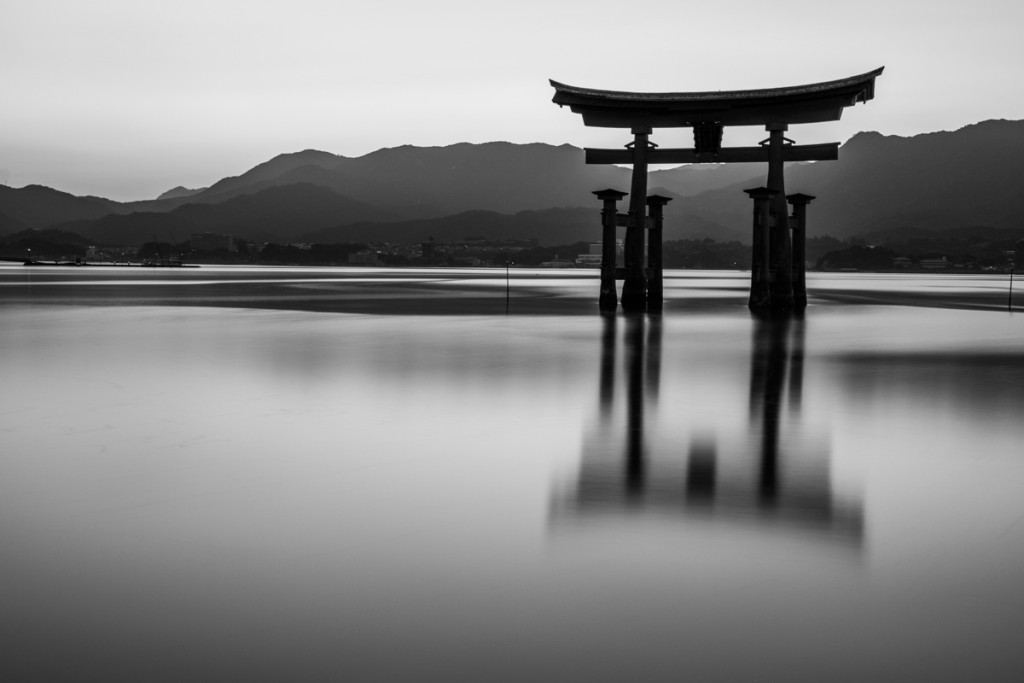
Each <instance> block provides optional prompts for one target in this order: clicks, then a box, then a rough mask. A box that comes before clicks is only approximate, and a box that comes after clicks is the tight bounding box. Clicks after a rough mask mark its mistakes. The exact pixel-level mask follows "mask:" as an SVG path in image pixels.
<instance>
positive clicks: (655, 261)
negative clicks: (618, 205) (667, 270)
mask: <svg viewBox="0 0 1024 683" xmlns="http://www.w3.org/2000/svg"><path fill="white" fill-rule="evenodd" d="M670 201H672V199H671V198H669V197H662V196H661V195H657V194H652V195H651V196H650V197H648V198H647V208H648V210H649V211H650V214H651V227H650V229H649V230H648V231H647V310H648V312H651V311H660V310H661V306H662V303H663V301H664V264H663V261H662V253H661V244H662V228H663V227H664V224H665V205H666V204H668V203H669V202H670Z"/></svg>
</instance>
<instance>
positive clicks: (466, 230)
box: [302, 207, 746, 246]
mask: <svg viewBox="0 0 1024 683" xmlns="http://www.w3.org/2000/svg"><path fill="white" fill-rule="evenodd" d="M598 215H599V214H598V213H597V212H595V210H594V208H593V207H591V208H582V207H577V208H567V209H543V210H538V211H520V212H518V213H515V214H512V215H508V214H500V213H496V212H494V211H480V210H477V211H466V212H463V213H459V214H455V215H453V216H443V217H441V218H421V219H414V220H411V221H401V222H394V223H355V224H352V225H342V226H335V227H331V228H324V229H321V230H316V231H313V232H310V233H307V234H305V235H303V237H302V241H304V242H320V243H333V242H414V243H415V242H425V241H427V240H428V239H429V238H431V237H433V238H434V239H435V240H438V241H441V242H444V241H454V240H464V239H467V238H477V239H487V240H529V239H536V240H537V241H538V243H539V244H540V245H541V246H553V245H558V244H573V243H575V242H599V241H600V239H601V237H600V223H599V218H598ZM689 218H690V219H689V220H679V221H674V222H673V223H671V224H668V225H666V226H665V231H664V239H665V240H679V239H705V238H709V237H710V238H712V239H715V240H717V241H729V240H740V241H743V240H745V238H746V235H744V234H740V233H738V232H735V231H732V230H730V229H729V228H725V227H723V226H721V225H717V224H714V223H709V222H707V221H704V220H702V219H700V218H699V217H689Z"/></svg>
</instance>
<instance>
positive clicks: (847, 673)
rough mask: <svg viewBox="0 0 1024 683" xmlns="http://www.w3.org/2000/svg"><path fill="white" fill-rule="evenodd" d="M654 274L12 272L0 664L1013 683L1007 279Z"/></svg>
mask: <svg viewBox="0 0 1024 683" xmlns="http://www.w3.org/2000/svg"><path fill="white" fill-rule="evenodd" d="M670 275H671V277H670V279H669V282H668V285H667V288H666V291H667V292H668V297H669V299H668V302H667V304H666V311H665V314H664V315H662V316H639V317H630V316H623V315H619V316H616V317H612V318H607V317H601V316H599V315H597V312H596V310H595V309H596V306H595V301H596V293H597V278H596V273H595V272H594V271H519V272H515V271H513V272H512V273H511V274H510V278H509V291H508V296H507V298H506V280H505V272H504V271H485V270H467V271H373V270H355V269H244V268H201V269H194V270H188V271H180V272H168V271H154V270H149V271H145V270H142V269H103V268H88V269H71V268H68V269H57V268H53V269H48V268H22V267H20V266H4V267H0V320H2V324H0V371H2V372H3V378H4V385H3V386H4V389H3V393H2V398H0V439H2V449H0V542H2V543H3V548H4V552H3V557H4V561H3V570H2V572H0V596H2V602H3V605H4V618H3V619H2V620H0V623H2V624H3V636H4V641H5V644H6V647H5V653H6V654H5V657H4V658H3V660H4V661H3V663H0V669H6V670H8V671H10V672H11V675H9V676H7V678H8V679H10V680H55V679H57V680H59V679H66V680H78V679H86V678H88V679H96V680H133V681H137V680H147V681H163V680H166V681H181V680H221V679H236V678H237V679H246V680H367V681H378V680H379V681H406V680H408V681H424V680H444V681H460V680H465V681H479V680H509V681H522V680H569V681H575V680H579V681H627V680H628V681H636V680H643V681H661V680H665V681H668V680H672V681H677V680H699V681H742V680H786V681H821V680H829V681H864V680H872V681H917V680H927V681H963V680H984V681H1017V680H1020V676H1021V674H1022V673H1024V651H1022V650H1021V648H1020V647H1019V641H1020V634H1021V633H1022V632H1024V597H1022V594H1021V592H1020V586H1021V585H1022V579H1024V495H1022V494H1024V457H1022V455H1021V452H1022V451H1021V444H1022V443H1024V421H1022V420H1021V419H1020V416H1021V414H1022V412H1024V363H1022V360H1024V350H1022V348H1024V344H1022V342H1024V318H1022V317H1021V316H1020V314H1019V313H1014V312H1008V311H1007V310H1006V301H1007V300H1006V295H1007V289H1006V284H1007V283H1006V281H1005V279H1000V278H999V277H997V276H986V277H972V276H961V277H959V278H955V277H953V276H939V275H925V276H918V277H915V276H900V277H895V278H892V277H873V276H870V275H866V274H852V275H845V274H844V275H842V276H817V277H813V278H812V280H811V282H810V287H811V290H812V296H811V300H812V304H811V306H809V307H808V309H807V311H806V315H804V316H803V317H801V318H790V319H769V320H766V319H758V318H754V317H752V316H750V314H749V313H748V311H747V310H746V306H745V296H746V283H745V277H746V276H745V274H743V273H693V272H677V273H672V274H670ZM908 303H911V304H915V305H906V304H908ZM506 310H507V311H508V313H507V314H506ZM14 675H16V677H12V676H14Z"/></svg>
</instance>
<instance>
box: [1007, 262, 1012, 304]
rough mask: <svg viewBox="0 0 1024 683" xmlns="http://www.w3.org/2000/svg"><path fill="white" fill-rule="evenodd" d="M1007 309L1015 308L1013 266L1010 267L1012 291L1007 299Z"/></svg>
mask: <svg viewBox="0 0 1024 683" xmlns="http://www.w3.org/2000/svg"><path fill="white" fill-rule="evenodd" d="M1006 310H1008V311H1012V310H1013V268H1012V267H1011V268H1010V293H1009V296H1008V298H1007V300H1006Z"/></svg>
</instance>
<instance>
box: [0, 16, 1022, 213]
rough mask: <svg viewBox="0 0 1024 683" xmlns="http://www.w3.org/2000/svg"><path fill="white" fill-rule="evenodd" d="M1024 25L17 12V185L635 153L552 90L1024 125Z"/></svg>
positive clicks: (822, 136)
mask: <svg viewBox="0 0 1024 683" xmlns="http://www.w3.org/2000/svg"><path fill="white" fill-rule="evenodd" d="M1022 19H1024V3H1021V2H1009V1H1008V0H974V1H973V2H966V1H963V2H950V1H948V0H930V1H924V0H921V1H918V0H860V1H859V2H855V3H849V4H843V5H841V4H839V3H834V2H827V1H826V0H774V1H773V2H762V1H759V2H753V1H751V0H732V1H731V2H720V3H711V2H686V1H684V0H617V1H614V2H612V1H606V0H517V1H516V2H488V1H487V0H430V1H429V2H428V1H414V2H410V1H407V0H365V1H364V0H329V1H327V0H288V1H287V2H284V1H274V2H268V1H264V0H202V1H194V0H172V1H167V2H163V1H159V2H158V1H155V0H31V1H28V0H25V1H12V2H7V3H5V7H4V10H3V14H2V21H0V183H3V184H7V185H10V186H12V187H21V186H24V185H28V184H32V183H38V184H43V185H49V186H51V187H55V188H57V189H60V190H64V191H67V192H72V193H75V194H95V195H100V196H105V197H110V198H113V199H119V200H129V199H143V198H150V197H154V196H156V195H157V194H159V193H160V192H163V191H164V190H167V189H169V188H171V187H174V186H176V185H185V186H187V187H201V186H205V185H209V184H211V183H213V182H215V181H216V180H218V179H220V178H221V177H224V176H228V175H238V174H239V173H242V172H244V171H245V170H247V169H248V168H250V167H252V166H254V165H256V164H258V163H260V162H262V161H265V160H267V159H269V158H271V157H273V156H275V155H277V154H280V153H282V152H294V151H299V150H302V149H309V148H313V149H320V150H325V151H328V152H333V153H335V154H343V155H346V156H359V155H363V154H366V153H368V152H371V151H373V150H376V149H379V148H381V147H395V146H399V145H403V144H413V145H448V144H452V143H456V142H486V141H492V140H507V141H511V142H548V143H553V144H562V143H566V142H567V143H570V144H572V145H576V146H580V147H583V146H598V147H616V146H620V145H622V144H625V143H626V142H628V135H625V134H624V132H622V131H616V130H609V129H594V128H585V127H584V126H583V124H582V121H581V119H580V117H579V116H578V115H576V114H572V113H571V112H570V111H569V110H568V109H559V108H558V107H557V106H556V105H554V104H552V103H551V97H552V94H553V91H552V89H551V87H550V85H549V84H548V79H549V78H553V79H555V80H558V81H562V82H565V83H570V84H573V85H582V86H588V87H594V88H604V89H612V90H641V91H692V90H731V89H742V88H765V87H774V86H783V85H799V84H802V83H810V82H816V81H822V80H833V79H837V78H843V77H846V76H851V75H856V74H860V73H864V72H866V71H870V70H871V69H874V68H876V67H879V66H885V67H886V70H885V73H884V74H883V75H882V76H881V78H879V80H878V82H877V88H876V93H875V100H873V101H872V102H869V103H868V104H866V105H857V106H856V107H854V108H851V109H847V110H846V112H845V114H844V116H843V119H842V120H841V121H839V122H837V123H828V124H816V125H807V126H793V127H792V128H791V129H790V132H789V137H791V138H794V139H795V140H796V141H797V142H825V141H831V140H834V141H840V142H842V141H845V140H846V139H848V138H849V137H850V136H852V135H853V134H854V133H856V132H858V131H861V130H877V131H880V132H882V133H886V134H896V135H914V134H917V133H923V132H931V131H936V130H955V129H957V128H960V127H962V126H964V125H967V124H970V123H976V122H978V121H982V120H986V119H992V118H1008V119H1024V87H1022V85H1021V84H1022V82H1024V80H1022V73H1021V69H1022V67H1024V40H1022V39H1021V37H1020V31H1021V27H1022V25H1024V22H1022ZM763 137H764V135H763V131H760V130H752V129H728V130H727V131H726V138H725V140H724V142H725V144H729V145H734V144H751V143H752V142H756V141H757V140H759V139H761V138H763ZM652 140H653V141H654V142H657V143H658V144H660V145H661V146H662V147H665V146H690V144H691V142H692V139H691V138H690V132H689V130H676V131H670V130H661V131H658V130H656V131H655V134H654V136H653V137H652Z"/></svg>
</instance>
